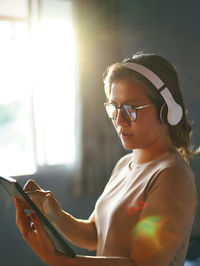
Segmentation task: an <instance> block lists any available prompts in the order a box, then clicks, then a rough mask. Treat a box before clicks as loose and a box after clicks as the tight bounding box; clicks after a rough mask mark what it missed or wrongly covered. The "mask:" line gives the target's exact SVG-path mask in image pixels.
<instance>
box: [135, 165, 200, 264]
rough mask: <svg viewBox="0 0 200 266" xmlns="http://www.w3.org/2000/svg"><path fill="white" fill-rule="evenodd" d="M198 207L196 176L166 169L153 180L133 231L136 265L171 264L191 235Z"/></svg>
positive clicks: (182, 170) (178, 170)
mask: <svg viewBox="0 0 200 266" xmlns="http://www.w3.org/2000/svg"><path fill="white" fill-rule="evenodd" d="M196 208H197V197H196V190H195V185H194V180H193V175H191V174H190V173H189V172H187V171H186V172H185V171H184V169H179V168H177V167H170V168H166V169H164V170H162V171H161V172H160V173H159V174H158V175H157V176H156V177H155V178H154V180H152V185H151V187H150V189H149V190H148V192H147V193H146V199H145V201H144V207H143V210H142V211H141V215H140V219H139V222H138V223H137V225H136V226H135V228H133V231H132V252H131V256H132V258H133V261H135V262H137V263H136V265H148V266H151V265H152V266H162V265H163V266H164V265H168V264H169V263H170V261H172V259H173V257H174V255H175V254H176V253H177V251H178V249H179V247H180V246H181V245H183V243H185V240H186V239H185V238H186V237H188V236H189V233H190V230H191V227H192V223H193V219H194V216H195V212H196ZM186 242H187V241H186Z"/></svg>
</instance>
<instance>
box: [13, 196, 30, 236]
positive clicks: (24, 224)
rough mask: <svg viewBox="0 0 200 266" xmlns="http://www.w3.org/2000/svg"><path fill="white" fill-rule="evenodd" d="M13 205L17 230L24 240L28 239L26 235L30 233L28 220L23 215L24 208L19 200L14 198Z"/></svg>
mask: <svg viewBox="0 0 200 266" xmlns="http://www.w3.org/2000/svg"><path fill="white" fill-rule="evenodd" d="M14 203H15V206H16V224H17V227H18V228H19V230H20V232H21V234H22V236H23V238H24V239H27V238H28V235H29V234H30V233H31V232H32V229H31V227H30V218H29V217H28V216H26V215H25V213H24V208H23V206H22V205H21V202H20V201H19V199H17V198H14Z"/></svg>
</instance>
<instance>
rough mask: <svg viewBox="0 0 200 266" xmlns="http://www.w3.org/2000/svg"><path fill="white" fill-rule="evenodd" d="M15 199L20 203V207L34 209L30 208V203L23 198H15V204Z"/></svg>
mask: <svg viewBox="0 0 200 266" xmlns="http://www.w3.org/2000/svg"><path fill="white" fill-rule="evenodd" d="M15 199H17V201H19V203H20V206H21V207H22V208H23V209H32V208H31V207H30V205H29V204H28V202H27V201H26V200H25V199H24V198H23V197H19V196H15V198H14V202H15Z"/></svg>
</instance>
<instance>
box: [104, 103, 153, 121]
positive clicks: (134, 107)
mask: <svg viewBox="0 0 200 266" xmlns="http://www.w3.org/2000/svg"><path fill="white" fill-rule="evenodd" d="M108 104H110V105H113V106H114V107H115V109H116V116H115V117H114V118H111V117H109V115H108V112H107V110H106V113H107V115H108V117H109V119H111V120H116V119H117V116H118V111H117V110H120V112H121V113H122V111H121V110H122V107H123V106H128V107H130V108H131V109H133V110H135V111H136V112H135V114H136V118H135V120H127V119H126V118H125V117H124V116H123V113H122V117H123V118H124V120H126V121H127V122H135V121H136V120H137V110H141V109H144V108H147V107H150V106H153V104H146V105H141V106H134V105H131V104H122V105H121V106H116V105H115V104H113V103H111V102H106V103H104V107H105V109H106V106H107V105H108Z"/></svg>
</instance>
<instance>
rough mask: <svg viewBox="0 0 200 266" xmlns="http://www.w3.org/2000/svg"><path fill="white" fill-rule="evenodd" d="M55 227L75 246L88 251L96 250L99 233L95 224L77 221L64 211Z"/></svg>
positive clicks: (87, 221)
mask: <svg viewBox="0 0 200 266" xmlns="http://www.w3.org/2000/svg"><path fill="white" fill-rule="evenodd" d="M54 225H55V226H56V227H57V229H58V230H59V231H60V232H61V233H62V234H63V235H64V236H65V237H66V238H67V239H69V241H71V242H72V243H73V244H75V245H77V246H79V247H82V248H85V249H88V250H95V249H96V246H97V231H96V226H95V223H94V222H92V221H89V220H80V219H76V218H74V217H73V216H71V215H70V214H68V213H66V212H65V211H62V213H61V215H59V217H58V219H57V220H56V222H55V223H54Z"/></svg>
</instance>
